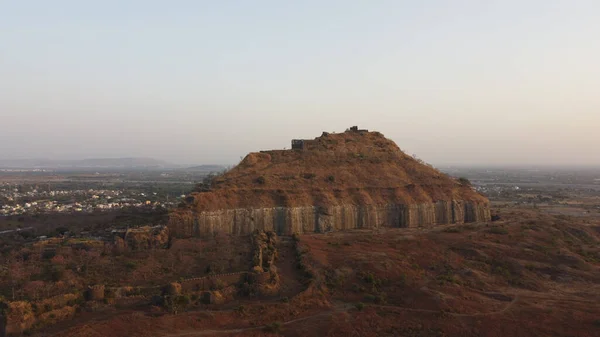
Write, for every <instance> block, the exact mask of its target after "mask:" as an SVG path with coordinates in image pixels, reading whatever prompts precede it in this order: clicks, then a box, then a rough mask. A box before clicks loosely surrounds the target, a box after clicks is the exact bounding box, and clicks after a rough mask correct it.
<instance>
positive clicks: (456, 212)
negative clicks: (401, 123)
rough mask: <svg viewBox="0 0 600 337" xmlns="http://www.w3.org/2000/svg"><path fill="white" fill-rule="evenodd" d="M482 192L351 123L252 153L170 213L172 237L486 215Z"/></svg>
mask: <svg viewBox="0 0 600 337" xmlns="http://www.w3.org/2000/svg"><path fill="white" fill-rule="evenodd" d="M489 218H490V210H489V202H488V200H487V198H485V197H484V196H482V195H481V194H479V193H477V192H476V191H475V190H474V189H473V188H472V187H471V186H469V185H468V184H462V183H460V182H458V181H457V180H455V179H453V178H451V177H449V176H447V175H445V174H443V173H441V172H439V171H438V170H436V169H435V168H433V167H431V166H428V165H426V164H424V163H422V162H419V161H417V160H415V159H414V158H412V157H411V156H408V155H406V154H405V153H404V152H402V151H401V150H400V148H399V147H398V146H397V145H396V144H395V143H394V142H393V141H391V140H389V139H387V138H385V137H384V136H383V135H382V134H381V133H379V132H368V131H366V130H359V129H358V128H356V127H353V128H351V129H349V130H348V131H346V132H344V133H336V134H333V133H332V134H329V133H325V132H324V133H323V135H322V136H321V137H318V138H315V139H311V140H293V141H292V149H290V150H273V151H261V152H257V153H250V154H249V155H247V156H246V157H245V158H244V159H243V160H242V162H241V163H240V164H239V165H237V166H236V167H234V168H233V169H231V170H230V171H228V172H227V173H225V174H223V175H221V176H219V177H216V178H215V179H213V181H212V182H211V184H210V186H208V185H199V186H198V187H197V188H196V190H195V191H194V192H192V193H191V194H190V195H189V196H188V197H187V198H186V202H185V205H182V206H181V207H179V208H178V209H177V210H175V211H174V212H172V214H171V215H170V223H169V229H170V231H171V233H173V235H175V236H180V237H188V236H202V235H208V234H211V233H215V232H225V233H231V234H240V235H241V234H247V233H250V232H252V231H253V230H254V229H262V230H273V231H275V232H277V233H279V234H291V233H303V232H326V231H332V230H343V229H353V228H377V227H414V226H431V225H436V224H448V223H460V222H473V221H487V220H489Z"/></svg>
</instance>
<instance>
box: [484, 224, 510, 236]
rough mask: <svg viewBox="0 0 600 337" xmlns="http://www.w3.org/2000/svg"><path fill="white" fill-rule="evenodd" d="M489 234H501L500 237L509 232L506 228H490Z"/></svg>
mask: <svg viewBox="0 0 600 337" xmlns="http://www.w3.org/2000/svg"><path fill="white" fill-rule="evenodd" d="M488 232H489V233H491V234H500V235H506V234H508V230H506V228H504V227H497V226H494V227H492V228H490V229H489V230H488Z"/></svg>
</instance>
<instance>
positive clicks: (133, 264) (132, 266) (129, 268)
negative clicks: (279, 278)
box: [125, 261, 137, 271]
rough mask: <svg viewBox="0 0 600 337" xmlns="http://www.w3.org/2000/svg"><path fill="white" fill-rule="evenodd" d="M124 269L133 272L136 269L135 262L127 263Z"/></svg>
mask: <svg viewBox="0 0 600 337" xmlns="http://www.w3.org/2000/svg"><path fill="white" fill-rule="evenodd" d="M125 267H126V268H127V270H129V271H133V270H135V268H137V264H136V263H135V262H133V261H127V262H126V263H125Z"/></svg>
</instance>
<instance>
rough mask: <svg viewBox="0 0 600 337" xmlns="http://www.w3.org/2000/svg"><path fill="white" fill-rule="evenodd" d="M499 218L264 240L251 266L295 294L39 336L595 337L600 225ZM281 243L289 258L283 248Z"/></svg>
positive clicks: (599, 325)
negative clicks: (272, 265) (268, 271)
mask: <svg viewBox="0 0 600 337" xmlns="http://www.w3.org/2000/svg"><path fill="white" fill-rule="evenodd" d="M495 212H496V211H495ZM497 212H498V213H497V215H498V216H500V218H501V219H500V220H497V221H494V222H485V223H473V224H459V225H441V226H435V227H429V228H402V229H397V228H380V229H378V230H366V229H359V230H348V231H339V232H331V233H327V234H306V235H296V236H293V237H292V238H286V237H279V238H278V240H277V241H272V240H271V239H270V237H269V236H264V235H261V236H258V237H255V238H254V239H253V241H254V242H257V243H256V246H257V247H262V249H261V250H259V252H260V251H262V252H263V259H255V262H259V263H260V261H263V262H264V261H270V260H271V258H270V257H267V255H264V252H266V251H267V250H269V246H271V245H275V246H276V247H277V248H278V251H279V254H280V258H279V259H277V262H276V264H277V270H278V274H279V280H278V282H279V283H280V284H281V286H282V287H284V286H285V285H291V284H294V283H297V282H299V283H300V284H302V285H303V287H302V288H300V289H299V290H301V291H300V292H298V291H297V290H296V291H292V292H290V293H289V296H288V295H286V297H280V298H279V299H265V298H261V297H258V298H256V297H254V298H247V299H245V300H244V299H240V300H238V301H237V302H233V303H231V304H233V305H223V306H217V307H210V309H211V310H202V308H199V309H191V310H187V311H186V312H183V311H182V312H180V313H179V314H178V315H172V314H167V313H164V312H161V311H155V310H152V309H144V308H138V309H137V310H132V309H123V310H117V311H109V312H103V313H83V314H82V315H80V316H77V317H76V318H75V321H73V322H71V323H70V326H69V327H68V328H65V327H62V328H61V327H59V326H57V327H56V328H54V329H52V330H48V332H49V333H50V334H49V335H55V336H63V337H71V336H77V337H86V336H90V337H92V336H108V335H110V336H114V337H117V336H137V337H149V336H163V337H175V336H187V337H193V336H281V335H283V336H290V337H292V336H432V337H434V336H436V337H437V336H498V337H500V336H582V337H592V336H598V335H599V334H600V320H599V317H600V316H599V315H600V304H599V303H600V302H599V301H600V297H599V294H600V292H599V290H600V289H598V282H600V272H599V271H600V269H599V268H600V250H599V249H600V248H599V247H600V235H599V234H600V222H599V221H598V220H597V219H592V218H577V217H568V216H554V215H546V214H543V213H542V212H541V211H539V210H531V209H519V208H513V209H501V210H498V211H497ZM257 239H258V240H257ZM287 240H291V241H292V242H293V247H294V250H295V254H294V255H292V254H290V253H291V251H287V248H284V246H283V245H285V244H286V241H287ZM259 255H260V253H259ZM290 262H293V264H290ZM253 264H254V263H253ZM286 265H289V266H293V265H295V268H294V269H293V270H292V269H289V267H286ZM264 266H265V264H263V267H264ZM47 335H48V334H47ZM40 336H41V335H40Z"/></svg>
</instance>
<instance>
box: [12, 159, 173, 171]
mask: <svg viewBox="0 0 600 337" xmlns="http://www.w3.org/2000/svg"><path fill="white" fill-rule="evenodd" d="M175 167H177V166H176V165H173V164H170V163H168V162H166V161H163V160H158V159H152V158H91V159H80V160H53V159H9V160H2V159H0V168H19V169H34V168H40V169H42V168H43V169H71V168H72V169H84V168H122V169H123V168H132V169H133V168H157V169H161V168H175Z"/></svg>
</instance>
